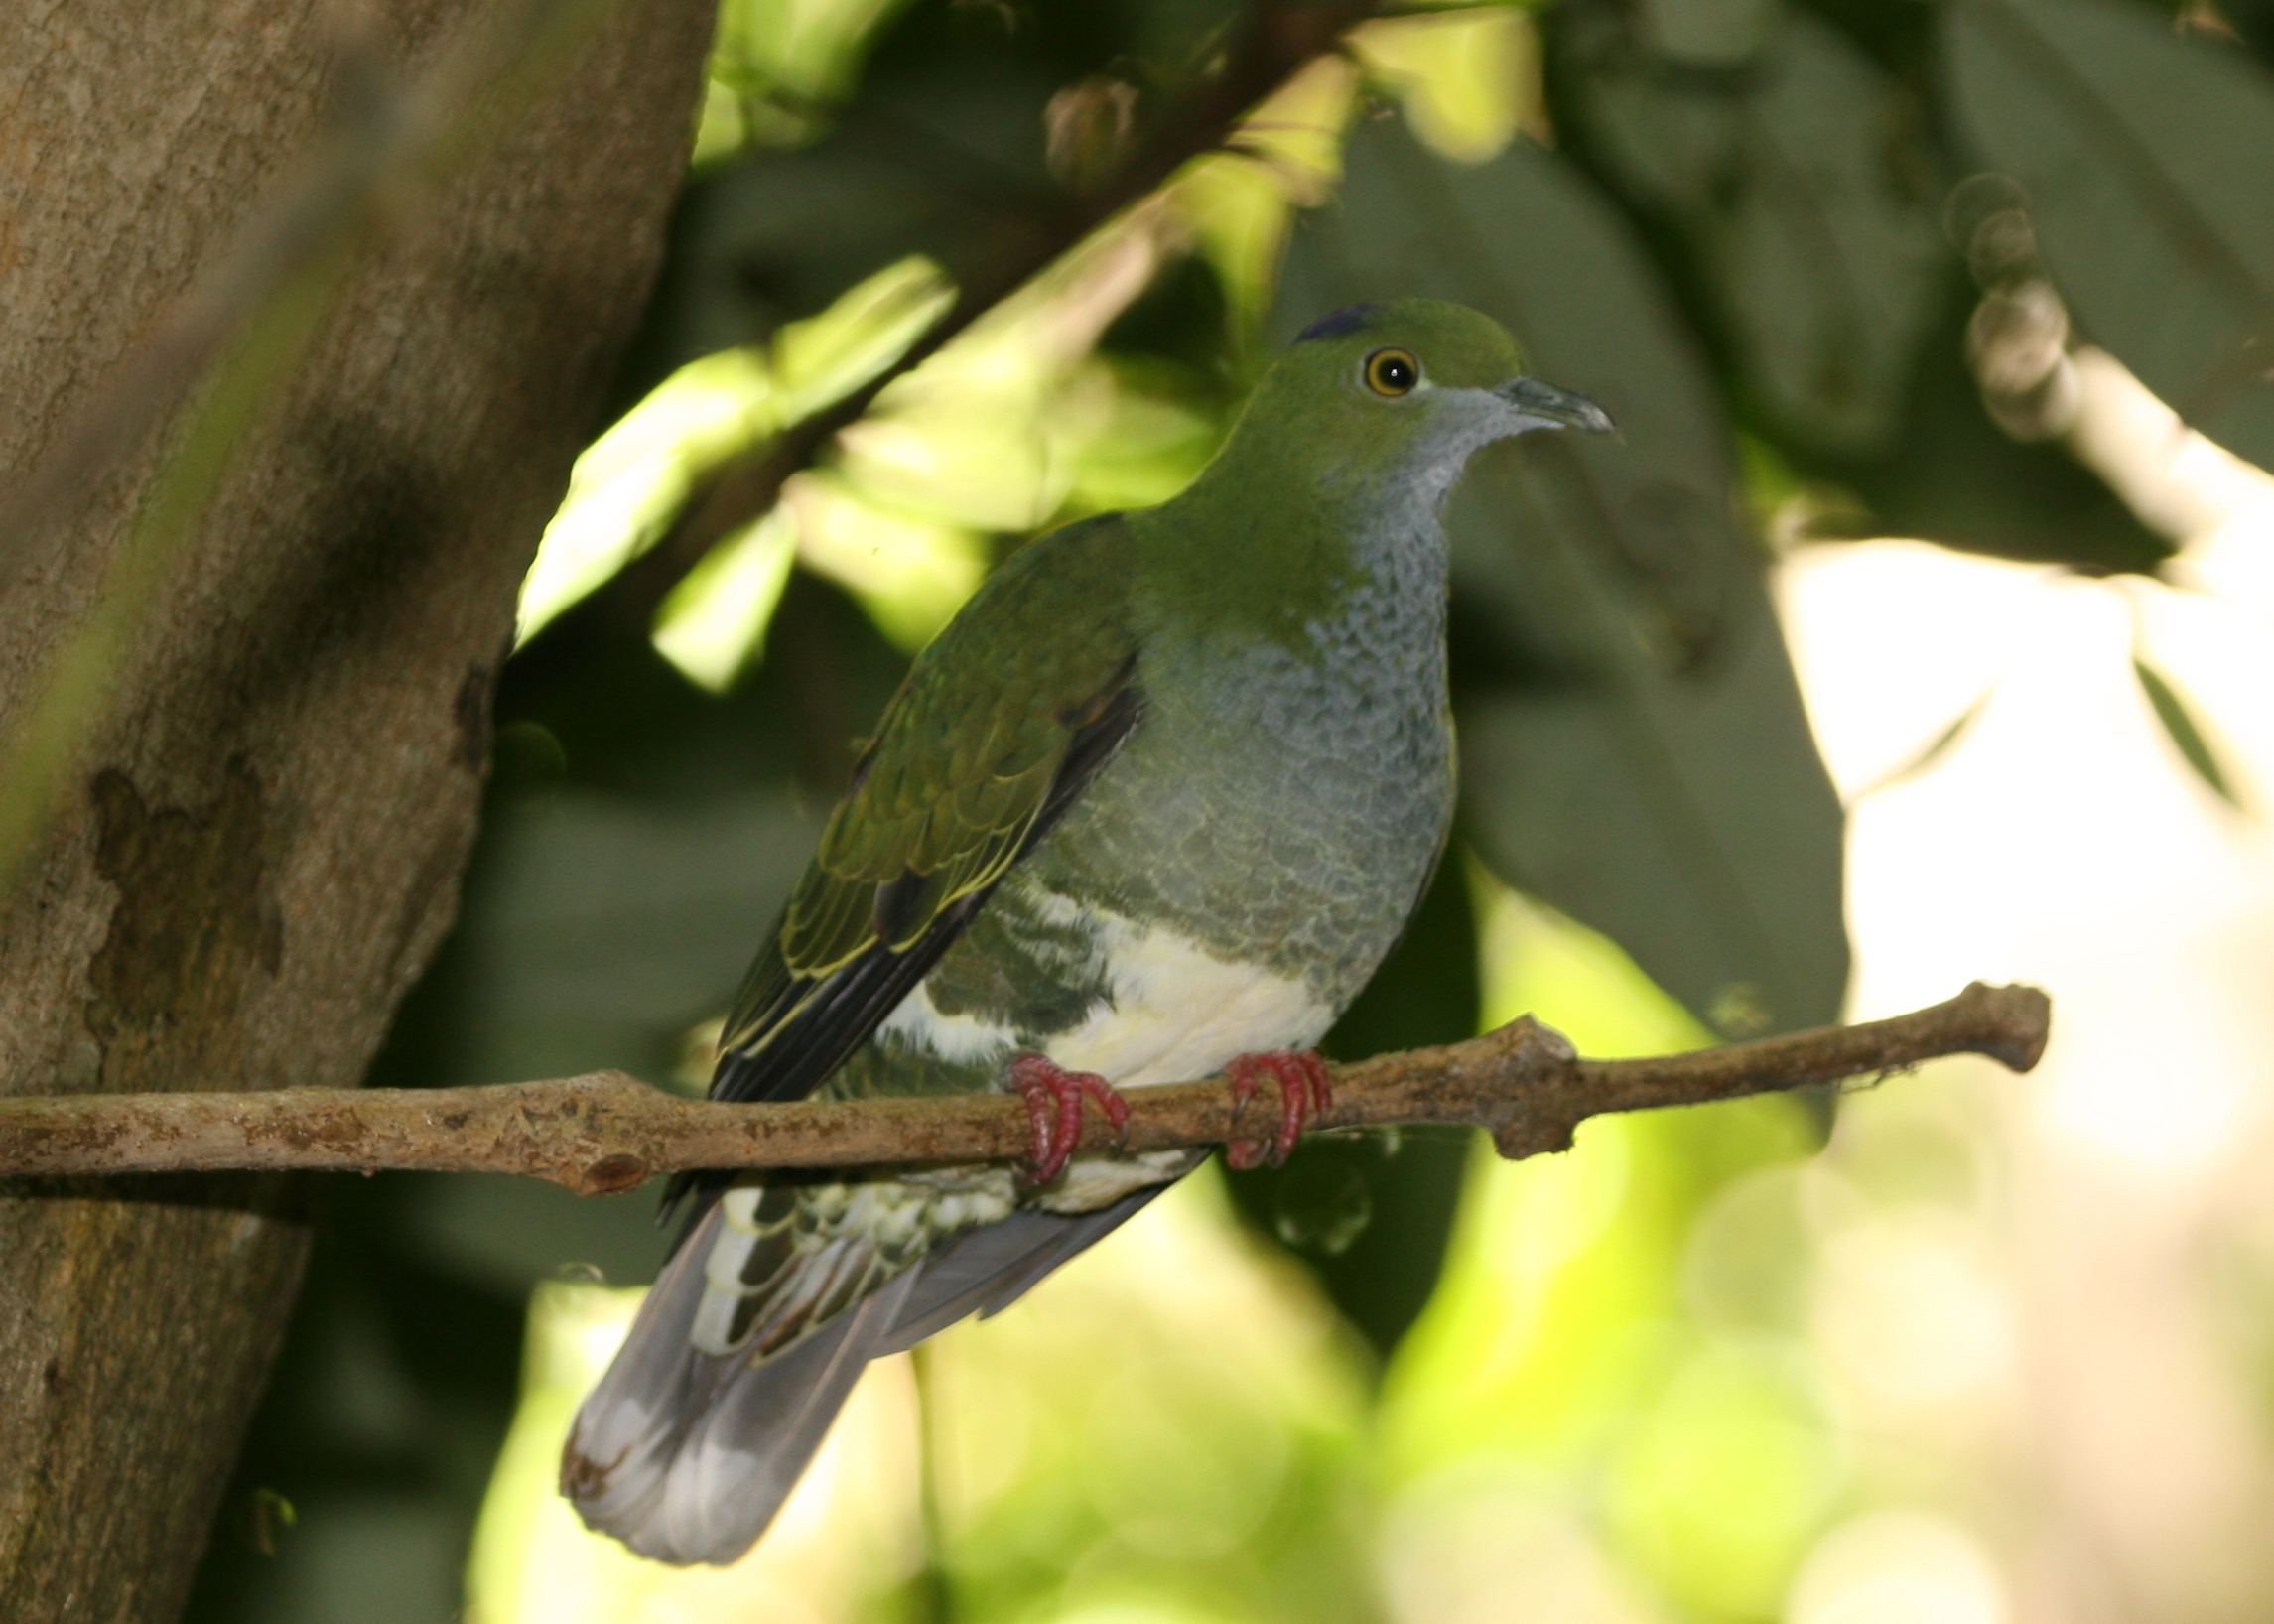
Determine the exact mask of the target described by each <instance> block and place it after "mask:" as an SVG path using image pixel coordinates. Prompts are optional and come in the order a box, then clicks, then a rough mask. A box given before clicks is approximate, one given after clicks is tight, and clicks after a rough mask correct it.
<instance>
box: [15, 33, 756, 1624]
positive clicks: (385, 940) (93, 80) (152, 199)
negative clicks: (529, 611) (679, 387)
mask: <svg viewBox="0 0 2274 1624" xmlns="http://www.w3.org/2000/svg"><path fill="white" fill-rule="evenodd" d="M508 3H511V0H413V3H410V4H399V5H391V6H386V7H370V8H368V9H367V15H366V14H362V13H358V17H359V18H360V20H362V21H364V22H367V23H368V24H369V25H370V26H372V27H374V28H376V29H379V30H381V31H382V33H383V35H384V38H383V39H381V40H380V41H378V42H377V43H378V46H379V48H380V51H379V54H380V55H382V56H386V57H389V58H391V59H393V60H395V61H399V62H401V63H403V64H404V65H405V68H406V71H408V72H415V71H416V70H417V69H418V68H419V67H420V66H422V65H424V64H426V63H429V62H431V61H433V60H434V59H435V58H436V57H437V55H438V54H439V53H441V52H443V51H445V50H447V49H448V48H449V47H450V45H451V43H452V42H453V40H454V39H457V38H459V37H461V36H462V35H463V34H464V32H465V31H466V30H467V29H468V28H470V27H475V26H480V25H481V24H482V23H483V22H484V21H485V20H486V19H487V18H488V16H489V14H491V13H493V12H497V11H500V10H502V9H503V6H504V5H505V4H508ZM348 9H349V8H344V7H327V6H326V5H324V4H322V3H320V0H258V3H246V0H221V3H218V4H209V5H189V6H184V5H173V4H149V3H144V4H140V5H131V4H130V5H107V6H69V5H65V4H61V3H58V0H32V3H28V4H19V5H14V6H8V7H4V8H0V109H4V111H0V177H4V179H0V199H4V201H0V488H7V487H9V486H11V485H20V484H21V482H22V480H23V479H24V477H25V475H26V474H27V472H28V471H29V470H31V469H32V468H34V467H35V466H37V465H38V463H39V461H40V459H41V457H42V456H43V454H44V453H45V452H46V451H48V450H49V449H51V448H52V446H53V445H54V443H55V442H56V440H57V438H58V435H59V432H60V427H61V425H62V424H64V423H65V422H66V421H67V418H68V417H69V415H70V414H71V413H72V412H73V411H75V410H77V409H79V408H80V407H81V406H82V405H83V404H84V403H85V402H86V401H87V400H89V399H91V398H95V397H96V396H97V395H98V394H99V392H100V391H101V390H102V389H103V388H104V386H105V384H106V381H107V380H108V379H109V378H110V377H111V376H112V375H113V374H114V372H115V370H116V369H117V368H118V367H119V366H120V365H121V364H122V362H124V361H125V360H126V359H127V358H128V357H129V356H130V355H131V354H132V353H133V352H134V350H135V348H136V345H137V343H138V341H139V340H140V339H141V338H143V337H144V336H146V335H147V334H148V333H149V332H151V331H152V329H153V328H154V326H155V324H156V323H157V322H158V320H159V319H160V318H161V317H162V315H163V314H164V313H165V312H166V311H167V310H169V309H170V308H171V307H172V305H173V304H174V302H175V301H176V300H177V299H179V298H180V296H181V295H182V293H183V291H184V290H185V288H187V287H188V286H189V285H190V283H191V281H192V279H193V278H194V277H195V276H196V275H197V274H198V273H199V271H200V269H201V267H202V266H203V265H205V264H206V263H208V262H210V261H211V260H212V259H213V258H214V256H216V255H217V254H218V253H219V252H220V251H221V250H222V248H223V247H224V246H225V245H226V244H227V243H229V242H230V241H231V239H232V236H233V234H234V233H235V232H236V231H237V230H238V229H239V228H241V227H242V226H243V224H244V222H245V221H246V219H247V218H248V217H249V216H250V215H251V214H252V212H253V211H254V210H255V209H256V208H257V206H258V205H259V201H260V199H261V198H262V196H263V194H264V192H265V191H266V189H267V188H268V187H269V185H270V183H271V182H272V181H273V180H274V179H275V177H276V176H277V175H278V174H279V173H280V172H282V171H283V170H284V169H285V168H286V167H287V166H288V165H290V164H291V163H292V162H293V161H294V159H295V158H296V157H297V156H298V155H299V154H300V153H301V152H302V151H303V150H305V149H306V147H307V146H308V144H309V142H310V140H311V138H312V136H313V135H314V134H315V132H316V128H317V123H318V114H319V110H320V104H321V103H322V101H323V99H324V96H325V94H326V90H327V80H328V78H329V77H330V76H331V71H332V65H333V64H334V62H335V61H336V51H335V47H336V44H337V40H336V38H335V35H334V32H333V31H332V30H331V29H330V28H329V27H328V24H336V23H337V22H338V21H339V20H340V18H341V17H342V15H343V14H344V13H346V12H347V11H348ZM589 9H590V11H591V13H592V15H591V16H589V17H587V18H586V19H585V20H584V21H583V22H582V23H581V24H580V25H579V31H578V32H577V33H576V34H575V35H574V38H573V43H572V44H571V45H570V47H569V48H568V49H567V50H565V51H563V52H562V53H561V54H560V56H559V57H558V60H557V61H556V62H554V63H553V65H552V66H551V67H550V68H548V70H547V72H546V73H545V74H544V75H543V76H542V81H541V82H538V83H536V84H535V85H534V87H533V89H532V90H531V92H530V94H529V96H528V98H527V99H526V100H524V101H522V102H519V103H517V104H509V105H505V106H503V107H501V108H500V111H501V112H502V113H503V115H504V116H503V117H502V118H500V119H499V120H497V121H496V123H495V125H494V126H493V127H490V128H489V129H488V131H487V133H486V134H484V135H482V136H481V137H480V139H479V144H478V145H477V146H476V147H474V148H473V149H472V150H471V151H470V152H469V153H468V154H466V155H464V156H463V158H462V159H461V160H460V161H458V162H457V164H456V166H455V168H454V170H453V172H452V173H451V175H450V176H449V177H448V178H447V179H445V180H444V181H443V182H441V183H440V184H438V185H437V187H436V188H435V189H434V190H433V191H432V192H431V193H428V194H424V195H420V196H417V197H415V198H414V200H413V204H412V207H411V208H410V210H409V211H408V215H407V217H405V218H400V219H398V220H397V221H396V222H395V227H394V228H393V229H392V230H391V231H389V232H387V233H386V234H384V235H383V236H381V237H380V238H378V239H377V241H376V246H374V247H371V248H369V249H368V250H367V251H364V252H363V253H362V254H361V257H360V258H359V259H358V260H357V261H356V263H355V264H354V266H353V268H352V270H351V271H350V272H349V273H348V274H347V276H346V277H345V279H344V281H343V282H340V283H338V284H336V285H335V291H334V294H333V296H332V300H331V304H330V307H329V309H328V312H327V314H326V315H325V317H324V318H323V323H322V326H321V327H320V328H319V330H318V332H317V336H316V338H315V340H314V343H313V346H312V347H311V348H310V350H309V351H308V354H307V356H306V358H305V360H304V361H303V363H302V364H301V365H300V366H299V367H298V369H297V371H296V373H295V374H294V376H293V378H292V380H291V383H290V385H289V388H288V389H287V390H286V392H285V393H284V395H283V396H282V398H281V401H280V404H279V406H278V408H277V409H276V410H275V411H274V412H272V413H271V414H269V415H268V416H267V417H266V418H264V419H263V420H262V426H261V427H260V428H259V429H258V430H257V432H255V433H253V434H251V435H249V436H248V437H246V438H245V439H244V440H242V441H241V442H240V444H239V446H238V448H237V455H236V457H235V459H234V461H233V463H232V465H231V469H230V472H229V474H227V476H226V478H225V480H224V482H223V483H222V485H221V486H220V489H219V493H218V495H217V496H216V497H215V498H214V499H213V500H212V501H211V502H210V503H208V504H207V505H206V507H205V508H204V511H203V512H202V515H201V518H200V519H199V520H198V521H197V523H196V524H195V526H194V527H193V528H192V529H191V530H189V531H188V532H187V533H186V534H184V535H183V536H181V537H180V538H179V540H178V541H177V543H175V545H174V550H173V553H172V562H171V564H170V565H169V567H168V574H167V576H166V578H165V582H164V586H163V588H162V590H161V592H160V593H159V595H158V597H157V598H156V600H155V605H154V607H153V609H152V610H151V611H150V612H149V613H148V615H147V616H145V617H144V618H143V619H142V620H141V622H140V623H139V624H137V625H136V626H135V628H134V630H133V633H132V636H131V637H130V639H129V640H128V642H127V644H126V652H125V654H124V657H123V658H121V659H119V660H118V661H116V662H115V663H114V664H113V666H112V667H111V671H110V673H109V674H110V677H111V679H112V682H113V684H114V686H113V687H112V689H111V691H110V694H111V697H110V699H109V700H108V701H107V703H106V704H105V705H104V707H103V708H102V710H101V711H100V713H99V714H98V715H96V716H95V717H93V718H92V720H91V722H90V725H89V727H88V728H87V729H86V730H85V731H84V733H83V735H82V737H81V738H80V739H79V741H78V744H79V753H78V754H77V756H76V757H75V760H74V764H73V766H72V768H71V771H70V773H69V776H68V779H67V783H66V786H65V793H64V796H63V800H62V810H61V812H60V814H59V815H58V817H57V818H56V820H55V821H54V822H53V823H52V824H51V825H50V826H49V828H48V829H47V831H46V833H45V835H44V836H43V841H42V844H41V846H40V847H39V849H38V852H37V854H36V855H35V856H34V858H33V859H32V861H31V862H30V864H29V865H28V866H26V868H25V869H24V870H23V871H22V872H23V874H24V879H23V881H22V883H21V884H20V885H19V887H18V888H17V890H16V892H15V893H14V895H13V896H12V897H10V898H7V899H5V900H4V902H0V906H5V908H6V911H5V912H4V913H0V1089H4V1090H7V1091H11V1092H30V1093H67V1092H93V1091H119V1090H144V1089H238V1088H260V1087H270V1086H275V1085H278V1084H282V1083H285V1082H287V1081H291V1082H298V1083H320V1084H332V1085H337V1086H350V1085H352V1084H353V1083H355V1082H356V1081H358V1080H359V1078H360V1076H361V1074H362V1071H363V1069H364V1067H365V1065H366V1063H367V1062H368V1060H369V1058H370V1056H371V1054H372V1051H373V1050H374V1048H375V1047H376V1046H377V1044H378V1042H379V1040H380V1037H381V1035H382V1034H383V1032H384V1030H385V1028H386V1025H387V1021H388V1019H389V1016H390V1015H391V1014H392V1012H393V1010H394V1007H395V1004H396V1001H397V999H398V998H399V997H400V996H401V995H402V993H403V992H404V990H405V989H406V988H407V987H408V986H409V985H410V983H411V981H412V980H413V978H415V977H416V976H417V975H418V974H419V971H420V969H421V968H422V967H423V966H424V964H425V963H426V961H427V959H428V957H429V955H430V954H431V953H432V951H433V949H434V947H435V945H436V943H437V941H438V940H439V938H440V937H441V935H442V933H443V932H444V930H445V929H446V928H447V926H448V924H449V922H450V919H451V916H452V913H453V911H454V908H455V905H456V900H457V885H458V877H459V873H460V870H461V867H462V865H463V864H464V862H465V859H466V856H467V853H468V847H469V845H470V842H471V839H472V835H473V829H474V821H475V815H476V811H477V803H478V797H479V791H480V787H481V780H482V775H483V771H484V768H485V765H486V762H487V757H488V744H489V735H488V723H489V700H490V692H491V688H492V684H493V682H494V678H495V675H496V670H497V665H498V661H499V660H500V658H501V657H502V655H503V653H504V650H505V647H506V643H507V637H508V633H509V628H510V625H511V620H512V610H513V601H514V594H515V588H516V585H517V583H518V581H519V578H520V575H521V572H522V570H523V568H524V567H525V565H526V563H527V561H528V558H529V555H530V552H531V550H532V549H533V547H534V546H535V543H536V539H537V536H538V533H539V531H540V529H541V528H542V526H543V524H544V521H545V519H546V517H547V516H548V514H549V513H550V511H551V509H552V506H553V504H554V503H555V501H556V500H557V499H558V497H559V494H560V492H561V489H562V487H563V485H564V483H565V481H566V478H567V474H568V469H569V464H570V461H571V459H572V458H573V457H574V455H575V452H576V450H577V447H578V445H579V443H580V438H581V436H582V435H583V434H584V433H585V432H586V431H588V430H589V429H590V427H591V426H592V425H591V422H590V418H591V415H592V413H593V412H594V411H595V409H596V408H597V405H598V402H599V398H600V395H601V391H602V387H603V385H604V383H605V381H606V378H607V375H608V370H609V367H610V364H611V362H612V361H613V359H614V357H615V355H616V352H617V350H618V347H619V345H620V343H621V341H622V340H623V338H625V337H626V336H627V334H628V333H629V330H630V327H631V324H632V322H633V320H634V318H635V317H636V315H637V312H638V308H639V305H640V302H641V300H642V298H643V296H644V294H645V292H646V289H647V286H648V282H649V279H650V276H651V274H652V272H653V270H654V267H655V263H656V260H657V258H658V255H659V252H660V248H661V237H662V225H663V221H664V217H665V214H666V211H667V209H668V206H669V204H670V202H671V199H672V196H673V193H674V191H675V188H676V185H677V182H678V179H679V176H680V174H681V172H682V170H683V168H684V164H685V160H686V153H687V146H688V137H689V132H690V128H691V118H692V112H693V107H694V103H695V97H696V94H697V91H698V88H699V86H700V84H701V76H702V64H703V59H704V53H705V50H706V47H707V44H708V40H709V33H710V23H711V9H712V8H711V6H710V5H709V4H706V3H705V0H642V3H641V4H639V5H637V6H633V5H629V4H620V3H619V4H614V5H610V6H604V7H602V6H595V7H592V8H589ZM157 461H158V460H157V457H156V456H155V454H153V453H152V452H150V451H147V450H146V451H144V452H141V453H138V454H136V456H135V457H134V458H133V459H132V460H130V462H129V463H128V464H127V465H126V466H124V467H121V468H119V469H116V470H113V471H110V472H109V473H108V474H106V475H105V476H104V477H103V478H102V479H100V480H99V481H97V482H96V484H95V487H94V488H93V489H92V491H91V492H89V493H86V494H84V495H83V497H82V499H81V500H80V501H79V502H78V504H77V506H76V507H75V508H73V509H72V510H70V511H67V513H66V514H65V515H64V518H63V522H62V523H61V524H60V525H59V526H58V527H57V528H56V530H55V532H54V535H55V540H54V544H53V545H50V546H48V547H46V548H44V549H38V548H35V549H31V550H28V551H21V552H17V553H10V554H7V555H6V568H7V574H6V575H5V576H0V738H7V737H10V730H12V729H13V727H14V726H15V724H16V723H17V721H19V720H20V719H21V717H22V716H23V715H24V714H25V712H26V707H27V704H28V702H29V700H30V699H31V697H32V696H34V695H36V694H37V692H38V691H39V689H40V685H41V683H42V681H43V680H44V673H46V672H47V671H49V670H50V669H51V668H52V665H53V662H54V661H55V659H56V658H57V656H58V654H59V651H61V650H63V649H65V648H67V647H68V646H69V639H70V638H71V637H72V635H73V632H74V627H76V626H78V625H79V624H81V623H83V621H84V618H85V616H86V614H87V611H88V609H89V606H90V605H91V604H92V603H94V602H95V598H96V594H97V592H98V589H99V588H100V586H101V583H102V581H103V579H104V571H105V567H106V565H107V564H109V563H110V562H111V561H113V560H114V559H115V557H116V555H117V553H118V550H119V547H120V544H121V540H122V537H123V536H124V534H125V533H126V527H127V523H128V520H129V519H130V517H131V515H132V514H133V512H134V511H135V508H136V505H137V503H138V501H139V500H140V499H141V498H142V496H143V495H144V494H145V493H146V492H147V490H148V489H149V487H150V484H151V481H152V476H153V472H154V470H155V469H156V467H157ZM8 539H9V538H0V545H5V543H6V542H7V540H8ZM0 770H5V766H4V765H0ZM306 1249H307V1231H306V1228H305V1226H304V1225H303V1224H302V1223H301V1222H300V1221H299V1220H298V1219H297V1218H296V1216H295V1215H294V1210H293V1206H292V1202H291V1199H290V1188H289V1186H286V1185H281V1184H277V1183H264V1182H261V1181H257V1180H250V1179H247V1180H237V1181H223V1180H215V1179H158V1178H153V1179H149V1180H146V1181H143V1182H141V1183H139V1184H137V1185H135V1186H133V1187H126V1186H122V1185H119V1184H104V1185H99V1186H98V1185H93V1184H88V1185H84V1186H77V1187H61V1186H49V1187H37V1188H35V1187H28V1186H25V1185H21V1184H19V1185H15V1186H9V1187H7V1188H6V1194H5V1197H4V1198H0V1258H4V1259H6V1260H7V1266H6V1268H5V1270H4V1271H0V1597H5V1598H6V1599H5V1606H4V1609H0V1610H4V1611H5V1613H6V1616H7V1617H8V1618H9V1619H10V1620H13V1621H17V1624H33V1621H46V1620H65V1619H68V1620H73V1621H78V1620H100V1621H110V1620H130V1619H131V1620H165V1619H171V1618H174V1617H176V1616H177V1615H178V1614H179V1612H180V1609H181V1606H182V1603H183V1598H184V1596H185V1594H186V1592H187V1589H188V1586H189V1583H190V1579H191V1575H192V1573H193V1571H194V1568H195V1566H196V1563H197V1559H198V1556H199V1553H200V1550H201V1546H202V1544H203V1541H204V1537H205V1532H206V1529H207V1526H208V1524H209V1523H210V1521H211V1519H212V1514H213V1511H214V1503H215V1498H216V1496H217V1495H218V1493H219V1491H220V1487H221V1485H222V1483H223V1481H224V1480H225V1478H226V1476H227V1474H228V1470H229V1467H230V1464H231V1462H232V1460H233V1458H234V1456H235V1452H236V1449H237V1442H238V1435H239V1432H240V1429H241V1427H242V1425H243V1423H244V1421H245V1420H246V1418H247V1416H248V1414H249V1412H250V1410H251V1408H252V1405H253V1402H254V1399H255V1397H256V1395H257V1393H258V1390H259V1388H260V1385H261V1382H262V1380H263V1376H264V1373H265V1371H266V1367H267V1364H268V1361H269V1358H270V1356H271V1353H272V1352H273V1350H274V1348H275V1345H276V1342H277V1339H278V1336H279V1333H280V1331H281V1330H282V1327H283V1324H284V1321H285V1318H286V1315H287V1313H288V1312H289V1310H290V1307H291V1302H292V1296H293V1291H294V1287H295V1285H296V1283H297V1279H298V1275H299V1271H300V1268H301V1262H302V1259H303V1257H304V1255H305V1252H306Z"/></svg>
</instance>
